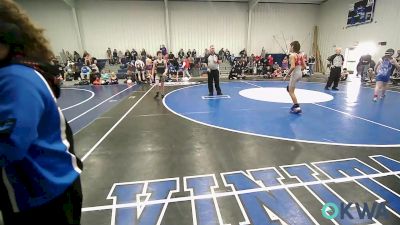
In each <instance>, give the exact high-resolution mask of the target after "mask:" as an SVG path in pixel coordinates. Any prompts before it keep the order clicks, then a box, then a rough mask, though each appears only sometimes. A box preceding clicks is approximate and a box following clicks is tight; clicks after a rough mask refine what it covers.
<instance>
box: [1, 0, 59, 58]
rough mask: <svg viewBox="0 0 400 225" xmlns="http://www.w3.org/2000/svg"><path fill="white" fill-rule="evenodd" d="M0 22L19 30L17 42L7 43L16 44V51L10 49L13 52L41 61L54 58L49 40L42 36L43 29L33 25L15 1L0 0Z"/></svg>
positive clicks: (12, 45) (13, 45)
mask: <svg viewBox="0 0 400 225" xmlns="http://www.w3.org/2000/svg"><path fill="white" fill-rule="evenodd" d="M0 22H2V23H3V24H9V25H10V24H11V25H13V26H16V28H17V29H18V31H19V32H20V39H21V40H20V42H19V43H8V44H9V45H10V46H11V47H15V46H18V50H17V51H16V50H15V49H11V52H12V53H13V54H19V55H22V56H23V57H24V58H26V59H38V60H40V61H43V62H50V61H51V60H52V59H53V58H54V54H53V52H52V51H51V50H50V47H49V42H48V41H47V39H46V38H45V37H44V29H42V28H39V27H37V26H35V25H34V24H33V22H32V21H31V20H30V19H29V18H28V16H27V15H26V13H25V12H24V11H23V10H22V9H21V8H20V7H19V6H18V5H17V4H16V3H15V2H13V1H11V0H0Z"/></svg>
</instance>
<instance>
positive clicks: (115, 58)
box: [112, 49, 118, 64]
mask: <svg viewBox="0 0 400 225" xmlns="http://www.w3.org/2000/svg"><path fill="white" fill-rule="evenodd" d="M117 63H118V52H117V49H114V51H113V63H112V64H117Z"/></svg>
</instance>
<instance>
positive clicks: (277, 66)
mask: <svg viewBox="0 0 400 225" xmlns="http://www.w3.org/2000/svg"><path fill="white" fill-rule="evenodd" d="M272 68H273V69H274V70H277V69H278V68H279V64H278V62H275V63H274V65H273V66H272Z"/></svg>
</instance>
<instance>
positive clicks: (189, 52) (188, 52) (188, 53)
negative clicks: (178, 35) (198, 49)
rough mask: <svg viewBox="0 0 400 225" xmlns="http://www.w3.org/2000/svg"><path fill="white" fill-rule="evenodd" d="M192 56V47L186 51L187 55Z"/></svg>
mask: <svg viewBox="0 0 400 225" xmlns="http://www.w3.org/2000/svg"><path fill="white" fill-rule="evenodd" d="M191 56H192V51H190V49H189V50H188V51H187V53H186V57H191Z"/></svg>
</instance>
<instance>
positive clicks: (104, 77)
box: [100, 70, 110, 84]
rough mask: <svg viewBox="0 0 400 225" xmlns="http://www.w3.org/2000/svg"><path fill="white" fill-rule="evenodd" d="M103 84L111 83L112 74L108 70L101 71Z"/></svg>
mask: <svg viewBox="0 0 400 225" xmlns="http://www.w3.org/2000/svg"><path fill="white" fill-rule="evenodd" d="M100 79H101V84H109V83H110V74H109V73H107V72H106V70H102V71H101V77H100Z"/></svg>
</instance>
